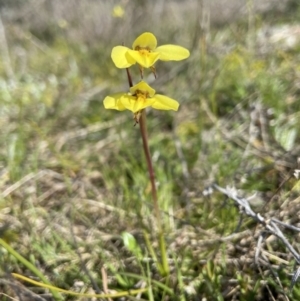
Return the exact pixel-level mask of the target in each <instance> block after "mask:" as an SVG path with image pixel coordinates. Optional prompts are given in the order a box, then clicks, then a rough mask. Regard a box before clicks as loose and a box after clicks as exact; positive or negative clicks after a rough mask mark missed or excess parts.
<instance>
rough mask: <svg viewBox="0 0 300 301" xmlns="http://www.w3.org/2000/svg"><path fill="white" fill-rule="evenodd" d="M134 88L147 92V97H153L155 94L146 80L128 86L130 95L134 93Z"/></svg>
mask: <svg viewBox="0 0 300 301" xmlns="http://www.w3.org/2000/svg"><path fill="white" fill-rule="evenodd" d="M136 90H140V91H143V92H148V94H149V97H153V96H154V94H155V90H154V89H153V88H151V87H150V86H149V85H148V84H147V83H146V82H144V81H141V82H139V83H138V84H136V85H134V86H133V87H131V88H130V93H131V94H132V95H134V94H135V92H136Z"/></svg>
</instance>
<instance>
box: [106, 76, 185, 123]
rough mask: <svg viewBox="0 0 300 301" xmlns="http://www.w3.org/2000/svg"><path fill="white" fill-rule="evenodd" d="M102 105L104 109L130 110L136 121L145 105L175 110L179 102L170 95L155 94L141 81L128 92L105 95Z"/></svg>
mask: <svg viewBox="0 0 300 301" xmlns="http://www.w3.org/2000/svg"><path fill="white" fill-rule="evenodd" d="M104 107H105V109H114V110H118V111H123V110H130V111H132V112H133V113H134V119H135V120H136V122H138V120H139V116H140V113H141V111H142V110H143V109H145V108H147V107H152V108H154V109H157V110H174V111H177V110H178V107H179V103H178V102H177V101H176V100H174V99H172V98H170V97H167V96H164V95H160V94H155V90H154V89H153V88H151V87H150V86H149V85H148V84H147V83H145V82H144V81H141V82H139V83H138V84H136V85H135V86H133V87H131V88H130V93H116V94H113V95H109V96H106V97H105V99H104Z"/></svg>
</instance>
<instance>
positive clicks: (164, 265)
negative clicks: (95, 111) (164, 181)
mask: <svg viewBox="0 0 300 301" xmlns="http://www.w3.org/2000/svg"><path fill="white" fill-rule="evenodd" d="M154 70H155V69H154ZM126 72H127V78H128V84H129V87H130V88H131V87H132V86H133V84H132V77H131V74H130V71H129V69H128V68H127V69H126ZM136 122H138V123H139V125H140V130H141V135H142V140H143V148H144V153H145V156H146V161H147V167H148V172H149V178H150V183H151V192H152V200H153V208H154V214H155V217H156V222H157V227H158V236H159V246H160V252H161V260H162V262H161V263H158V269H159V270H160V272H161V274H162V275H164V276H166V275H168V274H169V272H170V269H169V263H168V256H167V250H166V244H165V238H164V232H163V228H162V222H161V216H160V211H159V206H158V199H157V190H156V184H155V173H154V169H153V165H152V159H151V154H150V149H149V144H148V133H147V125H146V112H145V110H142V111H141V112H140V116H139V118H137V119H136Z"/></svg>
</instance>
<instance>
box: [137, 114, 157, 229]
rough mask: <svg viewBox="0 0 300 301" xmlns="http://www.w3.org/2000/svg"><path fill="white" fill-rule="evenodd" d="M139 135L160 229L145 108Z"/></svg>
mask: <svg viewBox="0 0 300 301" xmlns="http://www.w3.org/2000/svg"><path fill="white" fill-rule="evenodd" d="M139 125H140V130H141V135H142V139H143V147H144V153H145V156H146V161H147V166H148V171H149V178H150V182H151V192H152V200H153V207H154V211H155V215H156V219H157V223H158V229H159V231H161V221H160V213H159V207H158V200H157V191H156V184H155V173H154V169H153V165H152V160H151V154H150V149H149V144H148V135H147V126H146V113H145V110H143V111H142V114H141V117H140V120H139Z"/></svg>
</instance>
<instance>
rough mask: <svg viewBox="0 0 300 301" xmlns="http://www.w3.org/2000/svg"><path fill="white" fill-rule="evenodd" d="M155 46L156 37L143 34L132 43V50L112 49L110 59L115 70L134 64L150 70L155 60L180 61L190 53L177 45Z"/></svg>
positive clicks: (125, 48)
mask: <svg viewBox="0 0 300 301" xmlns="http://www.w3.org/2000/svg"><path fill="white" fill-rule="evenodd" d="M156 46H157V40H156V37H155V36H154V35H153V34H152V33H150V32H145V33H143V34H141V35H140V36H139V37H137V39H136V40H135V41H134V42H133V45H132V49H133V50H132V49H130V48H128V47H125V46H116V47H114V48H113V50H112V53H111V58H112V60H113V62H114V63H115V65H116V67H117V68H128V67H130V66H131V65H134V64H135V63H138V64H139V65H140V66H141V67H145V68H150V67H152V66H153V65H154V64H155V62H156V61H157V60H162V61H181V60H184V59H186V58H188V57H189V56H190V52H189V51H188V50H187V49H186V48H184V47H181V46H178V45H163V46H159V47H156Z"/></svg>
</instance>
